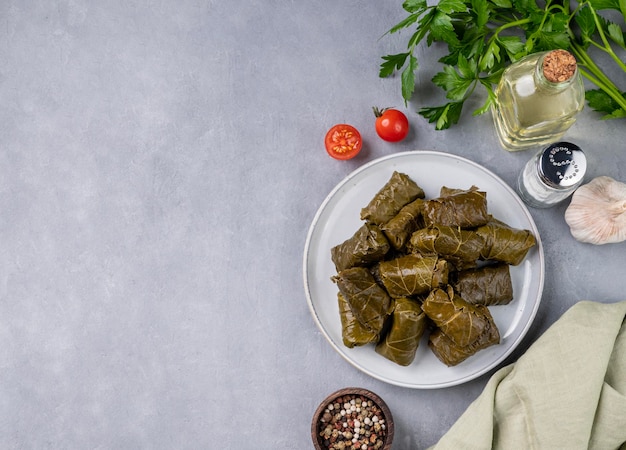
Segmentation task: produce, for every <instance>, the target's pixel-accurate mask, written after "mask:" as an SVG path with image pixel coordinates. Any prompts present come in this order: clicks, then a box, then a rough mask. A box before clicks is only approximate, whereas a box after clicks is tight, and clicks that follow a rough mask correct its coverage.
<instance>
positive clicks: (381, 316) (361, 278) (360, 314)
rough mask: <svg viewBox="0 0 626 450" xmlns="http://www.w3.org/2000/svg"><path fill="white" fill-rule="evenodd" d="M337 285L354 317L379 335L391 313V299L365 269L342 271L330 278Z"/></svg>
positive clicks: (353, 268)
mask: <svg viewBox="0 0 626 450" xmlns="http://www.w3.org/2000/svg"><path fill="white" fill-rule="evenodd" d="M331 279H332V281H334V282H335V283H337V287H338V288H339V292H340V293H341V294H342V295H343V296H344V298H345V299H346V301H347V302H348V304H349V305H350V309H351V310H352V314H354V317H356V319H357V320H358V321H359V322H360V323H361V325H363V326H364V327H365V328H367V329H368V330H370V331H372V332H374V333H380V332H381V330H382V328H383V325H384V323H385V319H386V318H387V316H388V315H389V314H390V313H391V307H392V304H391V298H390V297H389V295H388V294H387V292H385V290H384V289H383V288H382V287H380V286H379V285H378V284H377V283H376V280H375V279H374V277H373V276H372V274H371V273H370V271H369V270H368V269H366V268H365V267H352V268H350V269H346V270H342V271H341V272H339V273H337V275H335V276H334V277H332V278H331Z"/></svg>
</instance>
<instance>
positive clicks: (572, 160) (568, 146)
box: [537, 142, 587, 189]
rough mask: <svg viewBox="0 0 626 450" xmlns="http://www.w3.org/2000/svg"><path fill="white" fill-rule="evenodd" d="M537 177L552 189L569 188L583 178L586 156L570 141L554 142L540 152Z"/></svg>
mask: <svg viewBox="0 0 626 450" xmlns="http://www.w3.org/2000/svg"><path fill="white" fill-rule="evenodd" d="M537 169H538V171H539V177H540V178H541V180H542V181H543V182H544V183H545V184H547V185H548V186H550V187H552V188H554V189H569V188H572V187H575V186H577V185H578V184H580V183H581V182H582V180H583V177H584V176H585V171H586V170H587V158H586V157H585V153H584V152H583V151H582V149H581V148H580V147H579V146H577V145H575V144H572V143H571V142H556V143H554V144H551V145H549V146H548V147H546V148H545V150H544V151H543V152H542V153H541V156H540V157H539V159H538V161H537Z"/></svg>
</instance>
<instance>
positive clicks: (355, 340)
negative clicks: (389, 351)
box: [337, 292, 379, 348]
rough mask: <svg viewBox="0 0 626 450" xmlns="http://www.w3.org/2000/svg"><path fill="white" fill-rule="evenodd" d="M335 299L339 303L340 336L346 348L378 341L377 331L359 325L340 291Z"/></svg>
mask: <svg viewBox="0 0 626 450" xmlns="http://www.w3.org/2000/svg"><path fill="white" fill-rule="evenodd" d="M337 301H338V303H339V318H340V319H341V337H342V340H343V345H345V346H346V347H348V348H353V347H358V346H361V345H365V344H369V343H370V342H376V341H378V337H379V335H378V333H375V332H374V331H371V330H369V329H367V328H366V327H364V326H363V325H361V322H359V321H358V320H357V318H356V317H354V314H352V309H350V304H349V303H348V301H347V300H346V298H345V297H344V296H343V294H342V293H341V292H338V293H337Z"/></svg>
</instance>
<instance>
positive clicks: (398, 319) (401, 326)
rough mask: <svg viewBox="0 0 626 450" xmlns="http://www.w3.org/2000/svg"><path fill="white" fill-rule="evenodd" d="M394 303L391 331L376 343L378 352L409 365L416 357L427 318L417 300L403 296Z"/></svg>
mask: <svg viewBox="0 0 626 450" xmlns="http://www.w3.org/2000/svg"><path fill="white" fill-rule="evenodd" d="M394 303H395V307H394V310H393V313H392V314H391V317H390V321H391V325H390V327H389V331H387V333H386V334H385V336H384V338H383V339H381V341H380V342H379V343H378V344H377V345H376V353H378V354H380V355H382V356H384V357H385V358H387V359H389V360H390V361H393V362H395V363H396V364H399V365H401V366H408V365H409V364H411V363H412V362H413V360H414V359H415V352H416V351H417V348H418V346H419V343H420V340H421V338H422V335H423V334H424V330H425V329H426V322H427V318H426V314H424V312H423V311H422V308H421V307H420V305H419V303H418V302H417V301H415V300H411V299H409V298H406V297H403V298H398V299H396V300H395V302H394Z"/></svg>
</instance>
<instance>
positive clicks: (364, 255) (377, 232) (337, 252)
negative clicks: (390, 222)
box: [330, 223, 391, 272]
mask: <svg viewBox="0 0 626 450" xmlns="http://www.w3.org/2000/svg"><path fill="white" fill-rule="evenodd" d="M390 248H391V246H390V244H389V241H388V240H387V238H386V237H385V233H383V231H382V230H381V229H380V228H378V226H376V225H374V224H370V223H365V224H363V225H362V226H361V227H360V228H359V229H358V230H357V231H356V232H355V233H354V235H352V237H350V238H349V239H347V240H346V241H344V242H342V243H341V244H339V245H336V246H335V247H333V248H332V249H331V250H330V254H331V259H332V261H333V263H334V264H335V268H336V269H337V272H339V271H341V270H345V269H349V268H350V267H355V266H366V265H368V264H371V263H374V262H376V261H380V260H381V259H382V258H383V256H385V254H386V253H387V252H388V251H389V249H390Z"/></svg>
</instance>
